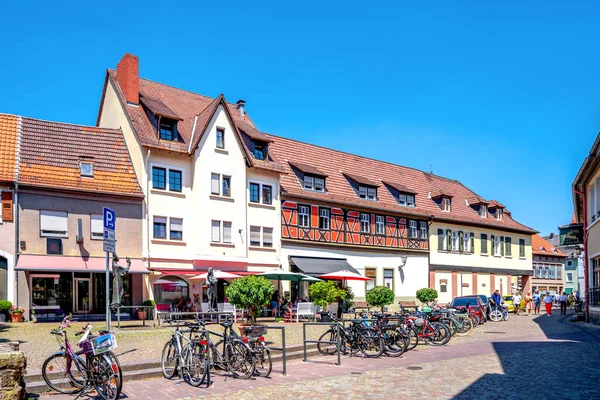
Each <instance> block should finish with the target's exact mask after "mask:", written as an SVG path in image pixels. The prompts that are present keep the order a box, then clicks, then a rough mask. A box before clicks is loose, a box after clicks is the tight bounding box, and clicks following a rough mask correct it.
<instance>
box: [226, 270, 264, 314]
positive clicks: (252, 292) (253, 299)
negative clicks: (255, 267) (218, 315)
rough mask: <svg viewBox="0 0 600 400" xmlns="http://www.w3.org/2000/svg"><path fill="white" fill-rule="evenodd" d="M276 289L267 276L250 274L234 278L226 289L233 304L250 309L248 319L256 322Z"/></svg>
mask: <svg viewBox="0 0 600 400" xmlns="http://www.w3.org/2000/svg"><path fill="white" fill-rule="evenodd" d="M274 291H275V288H274V287H273V284H272V283H271V281H269V280H268V279H267V278H265V277H263V276H253V275H248V276H244V277H243V278H239V279H234V280H233V281H232V282H231V284H230V285H229V286H227V289H225V294H226V295H227V298H228V299H229V302H230V303H231V304H233V305H234V306H236V307H238V308H243V309H246V310H248V320H249V322H251V323H254V322H256V317H258V316H260V314H261V312H262V309H263V307H264V306H266V305H267V304H269V301H271V297H272V296H273V292H274Z"/></svg>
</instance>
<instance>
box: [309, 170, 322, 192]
mask: <svg viewBox="0 0 600 400" xmlns="http://www.w3.org/2000/svg"><path fill="white" fill-rule="evenodd" d="M304 189H306V190H314V191H316V192H324V191H325V178H320V177H317V176H313V175H308V174H304Z"/></svg>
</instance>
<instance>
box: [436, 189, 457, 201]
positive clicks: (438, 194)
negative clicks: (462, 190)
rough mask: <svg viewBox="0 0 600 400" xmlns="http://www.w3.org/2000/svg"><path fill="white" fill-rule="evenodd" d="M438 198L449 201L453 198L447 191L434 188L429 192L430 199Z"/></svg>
mask: <svg viewBox="0 0 600 400" xmlns="http://www.w3.org/2000/svg"><path fill="white" fill-rule="evenodd" d="M440 197H448V198H450V199H451V198H452V197H454V195H453V194H452V193H450V192H449V191H448V190H445V189H443V188H440V187H436V188H435V189H433V190H431V198H432V199H437V198H440Z"/></svg>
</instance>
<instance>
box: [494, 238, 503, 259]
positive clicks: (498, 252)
mask: <svg viewBox="0 0 600 400" xmlns="http://www.w3.org/2000/svg"><path fill="white" fill-rule="evenodd" d="M500 248H501V238H500V236H494V235H492V255H494V256H499V255H501V253H502V251H501V249H500Z"/></svg>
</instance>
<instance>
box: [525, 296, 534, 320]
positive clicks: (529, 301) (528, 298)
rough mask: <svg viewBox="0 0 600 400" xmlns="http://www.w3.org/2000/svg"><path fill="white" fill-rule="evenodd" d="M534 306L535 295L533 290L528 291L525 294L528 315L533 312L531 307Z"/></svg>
mask: <svg viewBox="0 0 600 400" xmlns="http://www.w3.org/2000/svg"><path fill="white" fill-rule="evenodd" d="M532 308H533V297H532V296H531V292H527V295H526V296H525V309H526V310H527V315H530V314H531V309H532Z"/></svg>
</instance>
